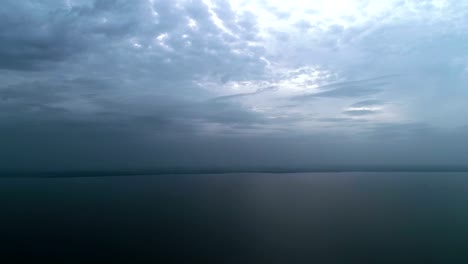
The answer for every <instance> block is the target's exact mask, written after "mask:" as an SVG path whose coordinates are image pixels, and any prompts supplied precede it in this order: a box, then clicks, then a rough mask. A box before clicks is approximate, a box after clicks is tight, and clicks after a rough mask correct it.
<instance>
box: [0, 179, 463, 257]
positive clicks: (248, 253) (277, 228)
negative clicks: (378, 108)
mask: <svg viewBox="0 0 468 264" xmlns="http://www.w3.org/2000/svg"><path fill="white" fill-rule="evenodd" d="M0 241H1V245H0V261H1V262H2V263H22V262H23V261H31V260H33V262H29V263H36V262H42V261H48V262H44V263H52V262H60V263H90V262H91V261H97V262H98V263H318V264H320V263H337V264H338V263H344V264H346V263H468V173H463V172H459V173H456V172H447V173H444V172H432V173H431V172H340V173H323V172H320V173H277V174H274V173H225V174H167V175H145V176H139V175H133V176H105V177H99V176H97V177H80V176H79V175H74V176H73V177H50V178H49V177H37V178H36V177H19V178H17V177H3V178H0ZM2 258H5V259H6V258H8V259H10V260H13V261H10V262H4V261H2Z"/></svg>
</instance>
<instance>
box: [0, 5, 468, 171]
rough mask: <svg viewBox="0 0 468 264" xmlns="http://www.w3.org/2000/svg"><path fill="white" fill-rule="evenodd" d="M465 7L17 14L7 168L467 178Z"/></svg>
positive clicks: (2, 49) (111, 8) (11, 34)
mask: <svg viewBox="0 0 468 264" xmlns="http://www.w3.org/2000/svg"><path fill="white" fill-rule="evenodd" d="M467 28H468V4H467V3H465V1H458V0H379V1H371V0H311V1H300V0H288V1H282V0H274V1H273V0H272V1H267V0H251V1H247V0H240V1H235V0H232V1H228V0H219V1H217V0H171V1H169V0H132V1H129V0H95V1H92V0H47V1H45V0H44V1H39V0H23V1H18V0H3V1H2V4H1V5H0V74H1V79H0V168H2V169H97V168H105V169H120V168H150V167H154V168H158V167H184V166H185V167H187V166H188V167H255V166H260V167H295V166H317V165H334V164H340V165H342V164H362V165H366V164H458V165H464V164H467V160H468V147H467V146H468V126H467V125H468V87H467V85H468V44H467V43H468V30H467Z"/></svg>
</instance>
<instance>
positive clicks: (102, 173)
mask: <svg viewBox="0 0 468 264" xmlns="http://www.w3.org/2000/svg"><path fill="white" fill-rule="evenodd" d="M320 172H328V173H340V172H468V166H327V167H313V168H291V169H285V168H283V169H282V168H256V169H255V168H254V169H252V168H245V169H173V168H169V169H148V170H73V171H72V170H37V171H26V170H21V171H20V170H3V171H1V170H0V178H31V177H34V178H67V177H70V178H76V177H111V176H149V175H166V174H180V175H184V174H194V175H196V174H229V173H272V174H278V173H320Z"/></svg>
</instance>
